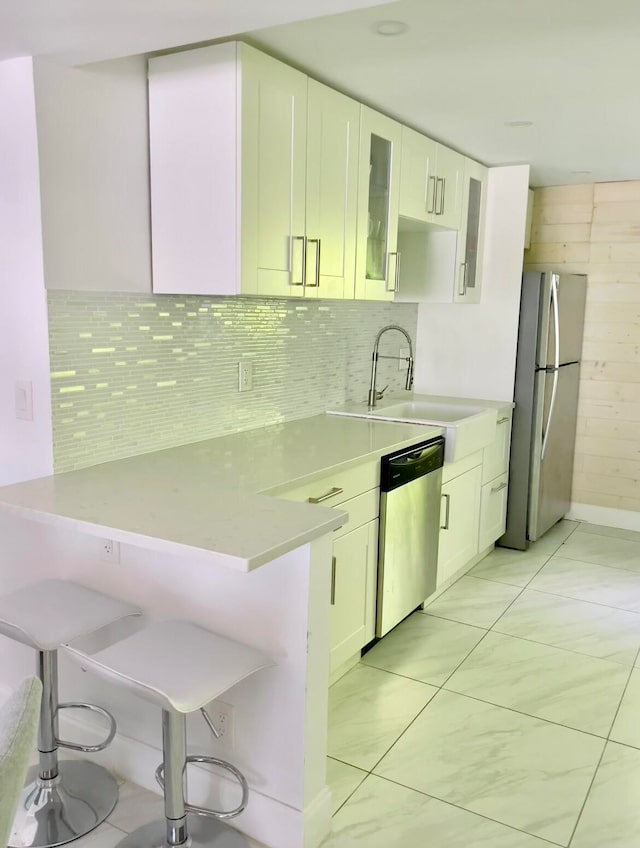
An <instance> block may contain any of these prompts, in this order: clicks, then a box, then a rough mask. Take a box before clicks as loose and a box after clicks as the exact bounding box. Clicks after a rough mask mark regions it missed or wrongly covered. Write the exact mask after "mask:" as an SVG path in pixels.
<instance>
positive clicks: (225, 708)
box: [206, 701, 234, 753]
mask: <svg viewBox="0 0 640 848" xmlns="http://www.w3.org/2000/svg"><path fill="white" fill-rule="evenodd" d="M206 710H207V715H208V716H209V718H210V719H211V722H212V724H213V726H214V727H215V729H216V732H217V733H218V736H217V737H216V739H215V742H214V745H215V750H216V751H217V752H218V753H222V752H225V751H226V752H230V751H232V750H233V730H234V727H233V725H234V722H233V706H232V705H231V704H226V703H225V702H224V701H212V702H211V703H210V704H209V705H208V706H207V707H206Z"/></svg>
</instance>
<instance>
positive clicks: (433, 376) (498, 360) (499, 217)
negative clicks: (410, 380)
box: [415, 165, 529, 400]
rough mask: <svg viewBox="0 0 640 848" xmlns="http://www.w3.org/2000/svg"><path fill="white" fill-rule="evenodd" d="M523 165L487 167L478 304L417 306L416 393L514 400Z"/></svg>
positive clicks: (524, 194)
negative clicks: (480, 283) (480, 298)
mask: <svg viewBox="0 0 640 848" xmlns="http://www.w3.org/2000/svg"><path fill="white" fill-rule="evenodd" d="M528 187H529V166H528V165H513V166H511V165H510V166H505V167H500V168H491V169H490V171H489V178H488V191H487V215H486V241H485V251H484V257H483V267H482V303H479V304H448V303H447V304H440V303H436V304H434V303H421V304H420V307H419V310H418V337H417V346H416V374H415V391H416V392H424V393H429V394H443V395H451V396H454V397H473V398H485V399H487V400H513V384H514V376H515V361H516V346H517V340H518V316H519V311H520V286H521V280H522V262H523V252H524V234H525V222H526V214H527V192H528Z"/></svg>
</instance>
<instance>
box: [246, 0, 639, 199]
mask: <svg viewBox="0 0 640 848" xmlns="http://www.w3.org/2000/svg"><path fill="white" fill-rule="evenodd" d="M389 19H391V20H397V21H403V22H405V23H406V24H408V25H409V29H408V30H407V31H406V32H405V33H404V34H403V35H399V36H394V37H389V36H381V35H378V34H377V33H376V32H375V31H374V29H373V26H374V24H375V23H376V22H379V21H382V20H389ZM250 39H251V40H252V41H253V42H254V43H256V44H258V45H262V46H264V47H265V48H267V49H268V50H270V51H271V52H273V53H275V54H277V55H280V56H282V57H285V58H287V59H289V60H290V61H292V62H293V63H294V64H296V65H298V66H299V67H301V68H303V69H305V70H307V71H308V72H309V73H310V74H311V75H314V76H317V77H319V78H320V79H322V80H324V81H326V82H329V83H331V84H333V85H335V86H336V87H338V88H340V89H342V90H343V91H345V92H347V93H350V94H352V95H353V96H355V97H357V98H358V99H360V100H362V101H364V102H367V103H369V104H371V105H373V106H376V107H378V108H379V109H381V110H383V111H385V112H387V113H389V114H391V115H392V116H394V117H396V118H398V119H399V120H401V121H402V122H404V123H406V124H409V125H411V126H414V127H415V128H416V129H419V130H422V131H424V132H426V133H428V134H429V135H432V136H434V137H435V138H437V139H439V140H441V141H444V142H446V143H448V144H450V145H451V146H453V147H455V148H457V149H459V150H461V151H462V152H464V153H467V154H468V155H471V156H473V157H475V158H477V159H480V160H481V161H482V162H484V163H485V164H489V165H497V164H507V163H531V165H532V177H531V182H532V185H557V184H564V183H584V182H598V181H608V180H624V179H637V178H640V109H639V108H638V102H639V101H638V81H639V80H640V3H639V2H638V0H606V2H605V0H400V2H397V3H391V4H387V5H383V6H378V7H376V8H368V9H361V10H359V11H355V12H349V13H347V14H342V15H337V16H335V15H334V16H332V17H323V18H319V19H316V20H311V21H305V22H302V23H295V24H289V25H287V26H278V27H275V28H272V29H268V30H264V29H263V30H260V31H257V32H253V33H251V34H250ZM508 121H532V122H533V125H532V126H528V127H517V128H516V127H507V126H505V122H508ZM584 171H587V172H589V173H587V174H585V173H576V172H584Z"/></svg>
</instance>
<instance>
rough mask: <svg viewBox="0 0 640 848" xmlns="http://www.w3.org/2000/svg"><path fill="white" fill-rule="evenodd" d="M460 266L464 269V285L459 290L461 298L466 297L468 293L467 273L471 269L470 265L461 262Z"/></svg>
mask: <svg viewBox="0 0 640 848" xmlns="http://www.w3.org/2000/svg"><path fill="white" fill-rule="evenodd" d="M460 266H461V268H462V280H461V282H462V285H461V286H460V287H459V288H458V294H459V295H460V297H464V296H465V295H466V293H467V271H468V269H469V263H468V262H461V263H460Z"/></svg>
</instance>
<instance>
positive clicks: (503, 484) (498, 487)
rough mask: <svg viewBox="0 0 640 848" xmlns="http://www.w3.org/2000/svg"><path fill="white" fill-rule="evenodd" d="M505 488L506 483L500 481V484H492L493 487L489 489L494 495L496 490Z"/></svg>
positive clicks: (499, 490)
mask: <svg viewBox="0 0 640 848" xmlns="http://www.w3.org/2000/svg"><path fill="white" fill-rule="evenodd" d="M506 488H507V484H506V483H500V485H499V486H494V487H493V488H492V489H491V494H492V495H496V494H497V493H498V492H501V491H502V490H503V489H506Z"/></svg>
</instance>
